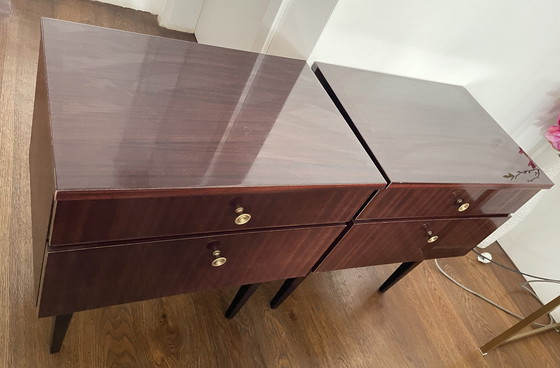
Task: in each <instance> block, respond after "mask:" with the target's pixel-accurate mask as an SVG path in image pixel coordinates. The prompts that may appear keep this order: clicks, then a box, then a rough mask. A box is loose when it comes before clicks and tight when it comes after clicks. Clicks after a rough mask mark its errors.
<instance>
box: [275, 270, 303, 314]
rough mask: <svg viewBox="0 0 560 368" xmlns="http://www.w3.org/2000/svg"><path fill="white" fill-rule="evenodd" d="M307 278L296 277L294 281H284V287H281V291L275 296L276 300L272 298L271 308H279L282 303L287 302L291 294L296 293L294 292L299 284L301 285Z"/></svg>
mask: <svg viewBox="0 0 560 368" xmlns="http://www.w3.org/2000/svg"><path fill="white" fill-rule="evenodd" d="M306 277H307V276H303V277H294V278H292V279H287V280H286V281H284V283H283V284H282V287H280V290H278V292H277V293H276V295H274V298H272V301H271V302H270V307H271V308H272V309H276V308H278V307H279V306H280V304H282V302H283V301H284V300H286V298H287V297H289V296H290V294H291V293H293V292H294V290H295V289H296V288H297V287H298V286H299V284H301V283H302V282H303V280H305V278H306Z"/></svg>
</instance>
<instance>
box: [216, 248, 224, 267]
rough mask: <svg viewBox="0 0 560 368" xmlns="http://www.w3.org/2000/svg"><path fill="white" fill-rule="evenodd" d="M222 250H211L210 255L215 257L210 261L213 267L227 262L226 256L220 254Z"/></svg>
mask: <svg viewBox="0 0 560 368" xmlns="http://www.w3.org/2000/svg"><path fill="white" fill-rule="evenodd" d="M221 254H222V252H221V251H220V250H215V251H213V252H212V255H213V256H214V257H215V258H214V260H213V261H212V266H213V267H220V266H223V265H224V264H225V263H226V262H227V258H226V257H222V256H221Z"/></svg>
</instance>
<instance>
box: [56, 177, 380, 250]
mask: <svg viewBox="0 0 560 368" xmlns="http://www.w3.org/2000/svg"><path fill="white" fill-rule="evenodd" d="M372 192H373V189H372V188H370V187H369V186H365V187H354V188H352V187H331V188H329V187H327V188H311V189H309V188H295V189H293V188H281V190H279V189H276V190H267V189H266V188H265V189H264V190H262V189H261V190H259V191H255V192H254V193H246V192H245V193H237V192H236V191H234V190H230V191H229V193H227V192H226V193H221V194H211V195H187V196H173V197H155V198H123V199H96V200H83V201H79V200H71V201H58V202H57V207H56V215H55V220H54V227H53V234H52V242H51V244H52V245H54V246H56V245H67V244H77V243H91V242H99V241H109V240H125V239H139V238H150V237H160V236H170V235H182V234H195V233H207V232H212V231H226V230H245V229H256V228H266V227H278V226H286V225H306V224H307V225H309V224H328V223H343V222H346V221H349V220H350V219H351V218H352V216H354V214H355V213H356V212H357V211H358V210H359V208H360V207H361V206H362V204H363V203H364V202H365V201H366V200H367V198H368V197H369V195H370V194H371V193H372ZM238 206H242V207H243V208H244V209H245V210H246V211H248V212H249V213H251V221H249V222H248V223H246V224H244V225H237V224H235V218H236V217H237V216H238V214H237V213H236V212H235V209H236V208H237V207H238Z"/></svg>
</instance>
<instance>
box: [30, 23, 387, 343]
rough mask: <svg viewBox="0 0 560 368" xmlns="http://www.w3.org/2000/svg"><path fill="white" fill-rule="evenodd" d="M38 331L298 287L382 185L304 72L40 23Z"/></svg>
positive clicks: (239, 55) (149, 39) (232, 54)
mask: <svg viewBox="0 0 560 368" xmlns="http://www.w3.org/2000/svg"><path fill="white" fill-rule="evenodd" d="M30 177H31V200H32V201H31V203H32V219H33V254H34V272H35V280H36V285H37V306H38V315H39V317H49V316H53V317H54V318H53V321H54V323H53V333H52V341H51V352H57V351H59V349H60V347H61V344H62V341H63V339H64V335H65V332H66V329H67V328H68V324H69V322H70V320H71V316H72V313H74V312H78V311H83V310H87V309H92V308H100V307H104V306H110V305H115V304H120V303H129V302H135V301H140V300H146V299H150V298H159V297H164V296H169V295H175V294H180V293H187V292H195V291H200V290H208V289H217V288H223V287H229V286H241V288H240V291H239V293H238V295H237V296H236V298H235V300H234V302H233V303H232V305H231V306H230V309H229V310H228V312H227V316H228V317H232V316H233V315H234V314H235V313H236V312H237V311H238V310H239V308H241V306H242V305H243V303H244V302H245V301H246V300H247V299H248V297H249V296H250V295H251V293H252V292H254V290H255V285H254V284H256V283H260V282H264V281H270V280H277V279H286V278H294V277H303V276H305V275H307V274H308V273H309V272H310V270H311V269H312V267H313V266H314V265H315V264H316V262H317V260H318V259H319V258H320V257H321V255H323V254H324V253H325V252H326V251H327V249H328V248H329V247H330V246H331V244H332V243H333V241H334V240H335V239H336V238H337V237H339V235H340V234H341V232H342V231H343V230H344V229H346V227H347V225H346V223H347V222H349V221H350V220H351V219H352V218H353V217H354V216H355V214H356V213H357V212H358V211H359V209H360V208H361V207H362V206H363V204H364V203H365V202H366V201H367V200H368V199H369V198H370V197H371V196H372V195H373V194H374V193H375V192H376V190H377V189H380V188H383V187H384V186H385V185H386V182H385V180H384V178H383V176H382V175H381V173H380V172H379V171H378V170H377V168H376V167H375V165H374V163H373V162H372V161H371V160H370V158H369V157H368V155H367V153H366V151H365V150H364V149H363V148H362V146H361V145H360V143H359V141H358V139H357V138H356V137H355V135H354V134H353V132H352V130H351V129H350V128H349V127H348V125H347V124H346V122H345V121H344V119H343V118H342V116H341V115H340V114H339V112H338V110H337V109H336V107H335V105H334V104H333V103H332V101H331V100H330V99H329V96H328V95H327V94H326V93H325V91H324V90H323V88H322V87H321V85H320V83H319V82H318V81H317V79H316V78H315V76H314V75H313V72H312V71H311V69H310V68H309V67H308V66H307V65H306V63H305V61H301V60H294V59H287V58H281V57H274V56H265V55H260V54H255V53H249V52H243V51H236V50H231V49H224V48H219V47H212V46H206V45H199V44H196V43H190V42H185V41H178V40H171V39H165V38H160V37H154V36H147V35H141V34H135V33H130V32H123V31H115V30H110V29H105V28H100V27H93V26H89V25H82V24H77V23H71V22H66V21H57V20H52V19H43V20H42V37H41V50H40V56H39V65H38V76H37V88H36V96H35V111H34V117H33V128H32V138H31V146H30Z"/></svg>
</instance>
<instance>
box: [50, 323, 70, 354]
mask: <svg viewBox="0 0 560 368" xmlns="http://www.w3.org/2000/svg"><path fill="white" fill-rule="evenodd" d="M71 319H72V313H70V314H61V315H59V316H54V317H53V322H52V332H51V354H56V353H58V352H59V351H60V348H61V347H62V342H63V341H64V336H66V331H68V326H69V325H70V320H71Z"/></svg>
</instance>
